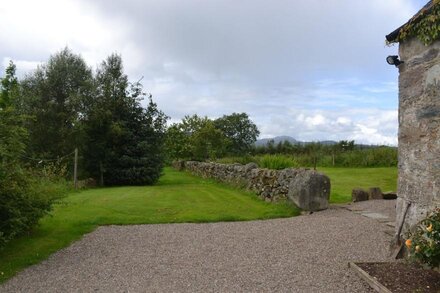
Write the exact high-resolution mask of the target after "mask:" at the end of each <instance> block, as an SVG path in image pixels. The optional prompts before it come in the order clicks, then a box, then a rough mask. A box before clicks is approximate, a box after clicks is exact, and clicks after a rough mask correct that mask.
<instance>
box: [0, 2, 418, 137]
mask: <svg viewBox="0 0 440 293" xmlns="http://www.w3.org/2000/svg"><path fill="white" fill-rule="evenodd" d="M420 7H421V4H420V1H419V0H388V1H382V0H370V1H360V0H355V1H353V0H328V1H321V0H298V1H282V0H274V1H270V2H268V1H263V0H243V1H232V0H222V1H216V0H214V1H203V0H188V1H180V0H160V1H159V0H149V1H140V0H125V1H111V2H109V1H104V0H97V1H93V2H92V1H84V0H79V1H74V0H59V1H56V0H41V1H38V2H35V1H25V0H16V1H7V2H5V3H4V4H3V5H2V6H1V7H0V26H1V27H2V28H5V29H2V30H1V31H0V42H1V43H2V46H0V60H3V61H4V60H6V59H9V58H12V59H13V60H15V61H16V62H17V65H18V69H19V70H22V71H26V70H28V69H31V67H32V66H34V65H36V64H38V63H40V62H42V61H45V60H47V58H48V57H49V55H50V54H53V53H54V52H56V51H58V50H60V49H62V48H63V47H64V46H66V45H67V46H69V47H70V48H71V49H73V51H74V52H77V53H80V54H81V55H82V56H83V57H84V58H85V59H86V61H87V62H88V64H89V65H90V66H92V67H96V66H97V65H98V64H99V63H100V62H101V61H102V60H103V59H104V58H105V57H106V56H108V55H109V54H110V53H113V52H118V53H121V54H122V57H123V59H124V64H125V69H126V71H127V73H128V75H129V76H130V78H131V79H132V80H138V79H139V78H140V77H141V76H144V79H143V83H144V85H145V89H146V90H147V91H148V92H151V93H152V94H153V97H154V99H155V101H156V102H157V103H158V104H159V107H161V108H162V109H163V110H164V111H165V112H166V113H167V114H168V115H169V116H171V117H172V118H173V120H174V121H175V120H178V119H180V118H182V117H183V116H184V115H186V114H194V113H198V114H199V115H207V116H209V117H218V116H221V115H223V114H227V113H232V112H247V113H248V114H249V115H250V117H251V118H252V119H253V120H254V121H255V122H256V123H257V124H258V126H259V127H260V129H261V132H262V136H270V135H275V134H283V135H292V136H295V137H296V138H298V139H303V138H304V139H307V140H315V139H347V138H354V137H355V138H356V139H358V140H360V141H372V142H373V141H374V142H377V143H382V141H387V142H390V143H391V142H392V141H396V139H395V138H396V133H397V131H396V129H397V119H396V117H395V115H390V112H389V111H391V112H393V113H394V112H396V109H397V84H396V81H397V71H396V69H395V68H394V67H391V66H389V65H387V64H386V62H385V60H384V59H385V56H387V55H390V54H395V53H396V51H397V47H396V46H394V47H390V48H389V47H386V46H385V45H384V36H385V34H387V33H389V32H391V31H392V30H394V29H395V28H397V27H398V26H400V25H401V24H403V23H404V22H406V21H407V20H408V19H409V18H410V17H411V16H412V15H413V14H414V13H415V12H416V11H417V10H418V9H419V8H420ZM6 56H8V57H6ZM3 63H4V62H3ZM4 66H5V65H4V64H3V67H4ZM3 69H4V68H3ZM362 111H366V112H365V113H364V114H363V115H360V114H359V113H360V112H362ZM356 115H360V116H359V117H358V116H356ZM389 116H390V117H394V118H392V119H391V118H390V120H387V119H388V118H387V119H385V117H389ZM298 117H302V118H301V119H299V118H298ZM375 121H376V122H377V121H383V123H384V125H386V127H384V125H378V124H377V123H375ZM374 131H376V132H374Z"/></svg>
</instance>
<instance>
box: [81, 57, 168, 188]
mask: <svg viewBox="0 0 440 293" xmlns="http://www.w3.org/2000/svg"><path fill="white" fill-rule="evenodd" d="M95 85H96V92H95V95H94V99H93V101H92V103H91V105H90V109H89V112H88V114H87V116H86V118H85V123H84V130H85V133H86V142H87V143H86V145H85V148H84V158H85V167H86V169H87V170H88V171H89V173H90V174H91V175H92V176H93V177H95V178H98V179H99V181H100V183H101V184H105V185H128V184H130V185H143V184H153V183H155V182H156V181H157V180H158V179H159V176H160V174H161V170H162V167H163V162H164V157H163V151H162V146H163V140H164V133H165V123H166V120H167V117H166V116H165V115H164V114H163V112H162V111H160V110H159V109H158V108H157V105H156V104H155V103H153V101H152V98H151V96H150V97H149V101H148V107H147V108H146V109H144V108H143V107H142V105H141V103H140V102H141V100H142V99H143V97H144V96H145V94H144V93H143V92H142V86H141V84H140V83H135V84H130V83H129V82H128V78H127V76H126V75H125V74H124V72H123V65H122V59H121V57H120V56H119V55H116V54H113V55H111V56H109V57H108V58H107V59H106V60H105V61H104V62H103V63H102V64H101V66H100V68H99V69H98V72H97V75H96V81H95Z"/></svg>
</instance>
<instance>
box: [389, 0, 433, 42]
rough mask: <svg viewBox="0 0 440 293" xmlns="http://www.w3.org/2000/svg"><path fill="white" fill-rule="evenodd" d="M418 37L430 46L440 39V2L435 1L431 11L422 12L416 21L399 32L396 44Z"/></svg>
mask: <svg viewBox="0 0 440 293" xmlns="http://www.w3.org/2000/svg"><path fill="white" fill-rule="evenodd" d="M413 36H416V37H417V38H418V39H419V40H420V41H421V42H422V43H423V44H425V45H426V46H427V45H430V44H432V43H433V42H434V41H436V40H438V38H439V37H440V1H439V0H434V3H433V6H432V8H431V9H430V10H429V11H426V10H425V11H423V10H422V11H421V13H420V15H418V16H417V17H416V18H415V19H413V20H412V21H410V22H409V23H407V24H406V25H405V26H404V27H403V28H402V29H401V30H400V32H399V35H398V37H397V39H396V40H395V42H402V41H404V40H406V39H408V38H410V37H413Z"/></svg>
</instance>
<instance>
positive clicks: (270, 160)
mask: <svg viewBox="0 0 440 293" xmlns="http://www.w3.org/2000/svg"><path fill="white" fill-rule="evenodd" d="M257 164H258V165H259V166H260V167H261V168H268V169H275V170H281V169H285V168H296V167H298V166H299V165H298V163H297V162H296V160H295V159H294V158H292V157H289V156H286V155H264V156H262V157H258V160H257Z"/></svg>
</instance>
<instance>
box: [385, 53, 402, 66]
mask: <svg viewBox="0 0 440 293" xmlns="http://www.w3.org/2000/svg"><path fill="white" fill-rule="evenodd" d="M387 63H388V64H389V65H395V66H396V67H397V66H399V65H400V64H402V63H403V61H400V60H399V56H397V55H390V56H388V57H387Z"/></svg>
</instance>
